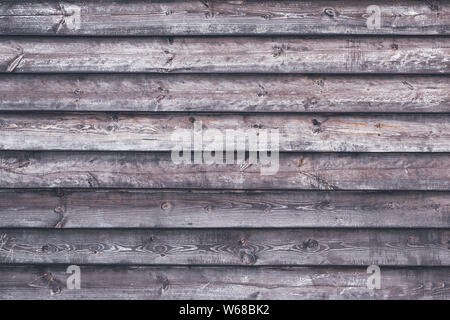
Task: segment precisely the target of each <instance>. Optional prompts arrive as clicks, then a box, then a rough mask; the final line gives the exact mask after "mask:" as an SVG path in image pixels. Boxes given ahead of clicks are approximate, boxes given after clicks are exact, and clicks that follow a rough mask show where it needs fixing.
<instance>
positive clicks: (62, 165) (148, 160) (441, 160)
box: [0, 151, 450, 190]
mask: <svg viewBox="0 0 450 320" xmlns="http://www.w3.org/2000/svg"><path fill="white" fill-rule="evenodd" d="M0 172H1V175H0V187H1V188H213V189H313V190H315V189H319V190H338V189H342V190H450V154H448V153H434V154H430V153H427V154H414V153H403V154H398V153H394V154H386V153H384V154H382V153H353V154H348V153H338V154H336V153H282V154H280V159H279V171H278V172H277V173H276V174H273V175H261V163H257V164H254V165H250V166H249V165H248V163H247V162H243V163H237V164H234V165H231V164H230V165H224V164H214V165H208V164H198V165H193V164H190V163H188V164H186V163H183V164H174V163H173V161H172V159H171V155H170V153H167V152H166V153H144V152H11V151H3V152H2V153H0Z"/></svg>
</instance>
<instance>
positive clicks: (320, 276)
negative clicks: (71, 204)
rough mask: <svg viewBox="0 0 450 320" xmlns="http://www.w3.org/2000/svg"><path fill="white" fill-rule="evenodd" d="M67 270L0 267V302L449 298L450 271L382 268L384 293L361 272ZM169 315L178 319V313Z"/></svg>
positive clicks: (310, 269)
mask: <svg viewBox="0 0 450 320" xmlns="http://www.w3.org/2000/svg"><path fill="white" fill-rule="evenodd" d="M66 270H67V266H60V265H44V266H5V265H2V266H1V267H0V298H1V299H48V300H60V299H103V300H104V299H144V300H148V299H152V300H153V299H182V300H187V299H200V300H209V299H223V300H235V299H240V300H244V299H245V300H247V299H248V300H254V299H263V300H264V299H269V300H271V299H338V300H341V299H365V300H372V299H376V300H378V299H414V300H416V299H424V300H431V299H449V298H450V290H449V278H450V277H449V275H450V273H449V272H450V271H449V268H439V267H433V268H420V269H419V268H404V267H402V268H389V267H381V273H380V274H381V288H380V289H369V288H368V287H367V281H368V277H369V276H370V275H369V274H367V269H366V268H362V267H348V268H347V267H346V268H336V267H334V268H333V267H320V266H315V267H253V268H246V267H233V268H229V267H206V266H205V267H198V266H197V267H196V266H192V267H174V266H165V267H156V266H89V265H82V266H80V271H81V283H80V285H81V288H80V289H78V290H70V289H68V288H67V285H66V283H67V279H68V277H69V274H67V273H66ZM168 312H169V313H168V314H171V315H173V316H176V315H177V312H178V310H169V311H168Z"/></svg>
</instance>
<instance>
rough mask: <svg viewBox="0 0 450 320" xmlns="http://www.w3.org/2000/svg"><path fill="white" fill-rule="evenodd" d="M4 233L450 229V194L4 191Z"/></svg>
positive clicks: (0, 201)
mask: <svg viewBox="0 0 450 320" xmlns="http://www.w3.org/2000/svg"><path fill="white" fill-rule="evenodd" d="M0 213H1V217H2V219H1V220H0V228H252V227H256V228H275V227H277V228H289V227H290V228H292V227H315V228H317V227H328V228H332V227H346V228H347V227H348V228H415V227H417V228H425V227H426V228H450V197H449V194H448V192H399V191H397V192H384V191H381V192H364V191H333V192H330V191H286V190H285V191H276V190H270V191H257V190H256V191H249V190H246V191H234V190H161V191H159V190H97V191H91V190H79V189H74V190H10V189H4V190H0Z"/></svg>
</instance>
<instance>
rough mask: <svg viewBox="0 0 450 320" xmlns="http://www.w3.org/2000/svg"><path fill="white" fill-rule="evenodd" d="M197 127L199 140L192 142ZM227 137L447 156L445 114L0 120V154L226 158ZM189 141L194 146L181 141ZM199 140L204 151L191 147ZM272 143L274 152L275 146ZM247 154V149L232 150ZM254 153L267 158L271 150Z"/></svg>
mask: <svg viewBox="0 0 450 320" xmlns="http://www.w3.org/2000/svg"><path fill="white" fill-rule="evenodd" d="M196 127H198V128H201V129H200V130H201V132H200V133H199V134H195V135H194V128H196ZM177 130H185V131H186V134H183V136H182V137H178V138H175V137H173V136H172V134H174V133H175V132H177ZM196 130H197V129H196ZM209 130H216V131H209ZM217 130H218V131H217ZM227 130H228V131H227ZM275 130H277V131H275ZM196 132H198V131H196ZM230 132H235V134H236V136H237V137H239V138H245V137H246V135H247V136H248V138H250V136H254V138H255V139H256V138H258V135H259V137H262V136H263V134H264V135H265V134H266V133H267V134H268V135H269V137H271V138H270V139H274V133H275V132H278V136H279V142H277V143H276V148H279V150H280V151H319V152H331V151H336V152H450V143H449V142H450V115H447V114H439V115H404V114H399V115H356V116H354V115H323V116H321V115H317V114H305V115H273V114H266V115H264V114H262V115H261V114H256V115H255V114H237V115H214V114H213V115H197V114H195V115H191V114H185V115H183V114H170V113H165V114H157V115H149V114H116V113H88V114H86V113H75V114H74V113H52V114H48V113H45V114H44V113H35V114H29V113H0V136H1V137H2V138H1V140H0V150H96V151H172V150H175V149H176V148H177V146H180V145H185V146H186V147H187V148H189V149H191V148H192V149H191V150H193V149H195V150H197V149H198V148H199V149H198V150H199V151H201V150H224V143H225V142H224V141H225V140H224V139H225V138H226V139H227V141H228V140H230V141H234V140H232V139H234V138H232V136H231V135H230ZM252 132H253V133H252ZM189 135H191V139H188V140H187V141H186V142H183V141H182V140H181V141H180V138H183V139H184V138H185V137H189ZM202 136H203V143H201V142H200V144H198V145H197V143H196V142H194V144H193V145H192V142H193V141H194V140H195V139H197V140H198V139H202ZM199 141H200V140H199ZM244 141H245V140H244ZM270 143H272V148H275V146H274V145H273V143H274V141H273V140H271V142H270ZM191 145H192V147H191ZM249 147H250V146H249V144H248V143H245V144H242V145H239V146H236V150H237V148H239V150H244V149H245V150H249ZM251 147H252V148H257V149H258V150H266V149H267V148H268V147H269V144H268V143H260V144H259V146H256V147H255V146H253V145H252V146H251ZM272 150H277V149H272Z"/></svg>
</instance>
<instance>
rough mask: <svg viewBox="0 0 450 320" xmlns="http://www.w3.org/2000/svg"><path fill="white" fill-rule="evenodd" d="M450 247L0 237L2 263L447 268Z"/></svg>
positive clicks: (425, 234)
mask: <svg viewBox="0 0 450 320" xmlns="http://www.w3.org/2000/svg"><path fill="white" fill-rule="evenodd" d="M449 241H450V230H449V229H442V230H440V229H407V230H403V229H335V228H333V229H133V230H126V229H102V230H101V232H100V231H99V230H98V229H78V230H74V229H60V230H54V229H26V230H25V229H0V244H1V246H0V248H1V250H0V261H1V262H2V263H4V264H8V263H10V264H17V263H22V264H23V263H25V264H40V263H44V264H47V263H68V264H157V265H159V264H176V265H185V264H188V265H346V266H348V265H353V266H356V265H363V266H364V265H370V264H376V265H390V266H406V265H407V266H450V248H449Z"/></svg>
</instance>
